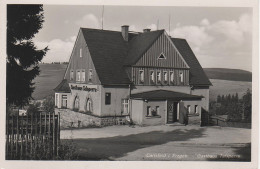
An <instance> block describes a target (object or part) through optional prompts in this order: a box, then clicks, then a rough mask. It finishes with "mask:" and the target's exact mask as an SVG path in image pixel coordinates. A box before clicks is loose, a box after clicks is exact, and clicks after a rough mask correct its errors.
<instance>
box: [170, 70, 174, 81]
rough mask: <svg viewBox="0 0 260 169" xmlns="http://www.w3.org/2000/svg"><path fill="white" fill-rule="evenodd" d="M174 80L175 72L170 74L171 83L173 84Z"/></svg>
mask: <svg viewBox="0 0 260 169" xmlns="http://www.w3.org/2000/svg"><path fill="white" fill-rule="evenodd" d="M173 80H174V74H173V72H170V81H171V82H173Z"/></svg>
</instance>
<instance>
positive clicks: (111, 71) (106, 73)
mask: <svg viewBox="0 0 260 169" xmlns="http://www.w3.org/2000/svg"><path fill="white" fill-rule="evenodd" d="M81 30H82V33H83V36H84V38H85V41H86V43H87V46H88V48H89V51H90V55H91V57H92V60H93V63H94V65H95V69H96V71H97V74H98V77H99V80H100V81H101V84H105V85H106V84H108V85H109V84H115V85H120V84H131V81H130V79H129V78H128V76H127V73H126V71H125V68H124V66H125V65H133V64H135V63H136V62H137V61H138V59H139V58H140V57H141V56H142V55H143V53H145V52H146V51H147V50H148V49H149V48H150V47H151V45H152V44H153V42H154V41H155V40H156V39H157V38H158V37H159V36H160V35H161V34H162V33H163V32H164V30H158V31H151V32H146V33H129V41H128V42H126V41H124V39H123V37H122V34H121V32H118V31H109V30H100V29H89V28H81ZM172 42H173V43H174V45H175V46H176V48H177V49H178V50H179V52H180V54H181V55H182V56H183V58H184V60H185V61H186V62H187V64H188V65H189V67H190V84H191V85H195V86H196V85H197V86H198V85H206V86H207V85H212V84H211V82H210V81H209V79H208V77H207V76H206V74H205V73H204V71H203V69H202V67H201V65H200V64H199V62H198V60H197V58H196V56H195V55H194V53H193V52H192V50H191V48H190V46H189V45H188V43H187V41H186V40H185V39H177V38H172ZM104 63H105V64H104Z"/></svg>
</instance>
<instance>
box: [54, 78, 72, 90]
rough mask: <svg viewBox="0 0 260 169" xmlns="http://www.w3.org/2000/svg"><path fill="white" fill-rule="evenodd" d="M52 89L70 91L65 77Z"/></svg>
mask: <svg viewBox="0 0 260 169" xmlns="http://www.w3.org/2000/svg"><path fill="white" fill-rule="evenodd" d="M54 91H55V92H57V93H59V92H61V93H70V92H71V91H70V87H69V84H68V82H67V79H63V80H62V81H61V83H60V84H59V85H58V86H57V87H56V88H55V89H54Z"/></svg>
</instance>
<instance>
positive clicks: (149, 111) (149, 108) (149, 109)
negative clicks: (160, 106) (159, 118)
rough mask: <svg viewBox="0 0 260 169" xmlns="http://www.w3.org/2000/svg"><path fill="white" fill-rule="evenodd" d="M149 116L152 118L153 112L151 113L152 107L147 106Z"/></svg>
mask: <svg viewBox="0 0 260 169" xmlns="http://www.w3.org/2000/svg"><path fill="white" fill-rule="evenodd" d="M146 115H147V116H151V115H152V111H151V106H147V113H146Z"/></svg>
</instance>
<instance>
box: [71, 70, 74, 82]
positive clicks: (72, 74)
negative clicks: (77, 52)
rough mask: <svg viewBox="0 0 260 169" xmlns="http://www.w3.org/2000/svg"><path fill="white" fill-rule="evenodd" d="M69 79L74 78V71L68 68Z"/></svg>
mask: <svg viewBox="0 0 260 169" xmlns="http://www.w3.org/2000/svg"><path fill="white" fill-rule="evenodd" d="M70 80H74V73H73V70H70Z"/></svg>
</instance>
